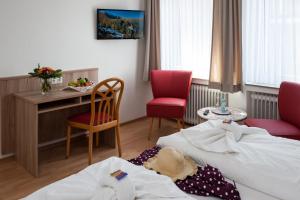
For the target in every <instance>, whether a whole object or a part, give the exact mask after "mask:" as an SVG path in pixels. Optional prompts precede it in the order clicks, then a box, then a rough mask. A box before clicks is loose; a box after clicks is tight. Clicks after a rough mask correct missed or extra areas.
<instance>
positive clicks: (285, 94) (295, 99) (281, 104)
mask: <svg viewBox="0 0 300 200" xmlns="http://www.w3.org/2000/svg"><path fill="white" fill-rule="evenodd" d="M278 108H279V115H280V119H282V120H284V121H286V122H289V123H291V124H293V125H295V126H297V127H300V84H298V83H292V82H282V83H281V85H280V89H279V95H278Z"/></svg>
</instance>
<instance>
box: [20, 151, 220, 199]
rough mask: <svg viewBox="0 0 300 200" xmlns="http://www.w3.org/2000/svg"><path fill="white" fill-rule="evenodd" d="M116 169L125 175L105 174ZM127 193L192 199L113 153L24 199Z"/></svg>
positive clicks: (167, 180)
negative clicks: (125, 173)
mask: <svg viewBox="0 0 300 200" xmlns="http://www.w3.org/2000/svg"><path fill="white" fill-rule="evenodd" d="M117 169H121V170H122V171H125V172H127V173H128V176H127V177H126V178H125V179H124V180H121V181H120V182H118V181H116V180H115V178H113V177H111V176H110V175H109V174H110V173H111V172H112V171H115V170H117ZM103 186H105V187H103ZM132 188H133V190H132ZM129 193H133V194H134V197H135V198H136V199H143V200H150V199H151V200H165V199H173V200H195V199H194V198H193V197H192V196H190V195H188V194H186V193H184V192H182V191H181V190H180V189H179V188H178V187H177V186H176V185H175V184H174V183H173V182H172V180H171V179H170V178H169V177H166V176H162V175H158V174H157V173H155V172H154V171H151V170H148V169H145V168H144V167H143V166H135V165H133V164H131V163H129V162H127V161H125V160H123V159H120V158H116V157H111V158H109V159H107V160H104V161H102V162H99V163H96V164H93V165H91V166H89V167H87V168H86V169H84V170H82V171H80V172H79V173H77V174H75V175H72V176H69V177H67V178H65V179H62V180H59V181H57V182H55V183H52V184H50V185H48V186H46V187H44V188H42V189H40V190H38V191H36V192H34V193H32V194H31V195H29V196H27V197H25V198H24V199H26V200H99V199H101V200H117V199H118V200H129V199H132V198H130V197H128V194H129ZM126 195H127V196H126ZM129 196H130V195H129ZM131 197H132V196H131ZM194 197H195V196H194ZM197 199H199V200H215V198H210V197H197Z"/></svg>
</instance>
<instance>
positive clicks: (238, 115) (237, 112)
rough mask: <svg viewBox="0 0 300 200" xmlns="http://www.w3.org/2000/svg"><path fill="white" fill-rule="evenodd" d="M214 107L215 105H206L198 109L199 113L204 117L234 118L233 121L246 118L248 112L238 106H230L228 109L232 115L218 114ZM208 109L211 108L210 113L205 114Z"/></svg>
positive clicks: (207, 118)
mask: <svg viewBox="0 0 300 200" xmlns="http://www.w3.org/2000/svg"><path fill="white" fill-rule="evenodd" d="M212 109H215V107H206V108H201V109H200V110H198V111H197V114H198V116H199V117H201V118H202V119H206V120H209V119H221V120H224V119H228V120H232V121H235V122H237V121H242V120H244V119H246V118H247V113H246V112H245V111H243V110H241V109H238V108H232V107H228V110H229V111H230V113H231V114H230V115H218V114H215V113H213V112H212ZM206 110H209V113H208V114H207V115H204V112H205V111H206Z"/></svg>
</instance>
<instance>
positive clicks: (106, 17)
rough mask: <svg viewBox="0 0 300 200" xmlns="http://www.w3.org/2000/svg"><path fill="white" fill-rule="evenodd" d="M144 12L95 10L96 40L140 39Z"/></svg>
mask: <svg viewBox="0 0 300 200" xmlns="http://www.w3.org/2000/svg"><path fill="white" fill-rule="evenodd" d="M144 18H145V13H144V11H139V10H115V9H97V39H98V40H101V39H142V38H143V37H144V21H145V20H144Z"/></svg>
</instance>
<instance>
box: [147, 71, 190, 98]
mask: <svg viewBox="0 0 300 200" xmlns="http://www.w3.org/2000/svg"><path fill="white" fill-rule="evenodd" d="M191 83H192V72H191V71H179V70H152V71H151V85H152V92H153V96H154V98H161V97H171V98H181V99H187V98H188V96H189V92H190V87H191Z"/></svg>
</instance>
